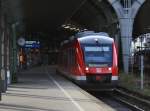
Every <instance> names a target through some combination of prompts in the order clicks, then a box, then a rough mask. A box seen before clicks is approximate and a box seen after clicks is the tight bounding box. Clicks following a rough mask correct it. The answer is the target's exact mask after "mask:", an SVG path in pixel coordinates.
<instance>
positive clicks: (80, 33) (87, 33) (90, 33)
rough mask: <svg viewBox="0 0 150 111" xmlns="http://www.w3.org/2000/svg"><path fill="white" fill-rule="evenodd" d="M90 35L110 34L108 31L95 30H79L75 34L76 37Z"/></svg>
mask: <svg viewBox="0 0 150 111" xmlns="http://www.w3.org/2000/svg"><path fill="white" fill-rule="evenodd" d="M90 35H99V36H107V37H108V36H109V35H108V33H106V32H94V31H84V32H78V33H77V34H76V35H75V38H81V37H85V36H90Z"/></svg>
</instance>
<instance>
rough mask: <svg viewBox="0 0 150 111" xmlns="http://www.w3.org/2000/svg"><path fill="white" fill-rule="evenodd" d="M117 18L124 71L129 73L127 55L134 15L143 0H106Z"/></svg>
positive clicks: (128, 54) (128, 55) (128, 53)
mask: <svg viewBox="0 0 150 111" xmlns="http://www.w3.org/2000/svg"><path fill="white" fill-rule="evenodd" d="M108 2H109V3H110V4H111V5H112V7H113V8H114V10H115V12H116V14H117V17H118V19H119V24H120V31H121V42H122V54H123V65H124V72H125V73H129V57H130V47H131V40H132V31H133V23H134V19H135V16H136V14H137V12H138V10H139V9H140V7H141V6H142V4H143V3H144V2H145V0H108Z"/></svg>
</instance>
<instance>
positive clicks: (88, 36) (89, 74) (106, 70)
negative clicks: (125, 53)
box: [58, 31, 118, 85]
mask: <svg viewBox="0 0 150 111" xmlns="http://www.w3.org/2000/svg"><path fill="white" fill-rule="evenodd" d="M117 58H118V57H117V51H116V45H115V42H114V40H113V39H112V38H110V37H109V36H108V34H107V33H104V32H100V33H95V32H92V31H85V32H79V33H77V34H76V35H75V36H73V37H71V38H70V39H69V40H66V41H64V42H63V43H61V49H60V53H59V59H58V60H59V65H58V71H59V72H60V73H62V74H64V75H66V76H67V77H69V78H71V79H72V80H74V81H75V82H77V83H80V85H82V84H95V83H96V84H109V85H111V84H116V83H117V81H118V60H117Z"/></svg>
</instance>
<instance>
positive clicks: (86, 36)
mask: <svg viewBox="0 0 150 111" xmlns="http://www.w3.org/2000/svg"><path fill="white" fill-rule="evenodd" d="M75 39H77V40H78V41H79V42H80V43H89V44H93V43H95V42H98V43H112V42H113V39H112V38H110V37H109V35H108V34H107V33H106V32H98V33H95V32H94V31H84V32H78V33H77V34H75V36H71V37H70V38H69V40H65V41H63V42H62V43H61V45H63V44H66V43H69V41H73V40H75Z"/></svg>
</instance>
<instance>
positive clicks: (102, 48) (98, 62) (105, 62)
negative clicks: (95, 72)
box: [83, 44, 112, 67]
mask: <svg viewBox="0 0 150 111" xmlns="http://www.w3.org/2000/svg"><path fill="white" fill-rule="evenodd" d="M83 50H84V60H85V64H86V65H87V66H89V67H109V66H112V44H101V45H84V46H83Z"/></svg>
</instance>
